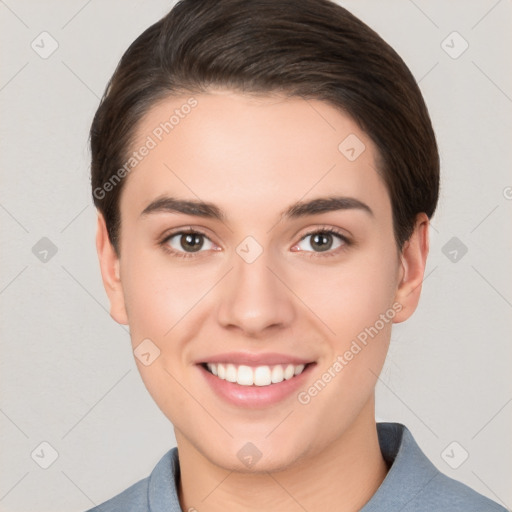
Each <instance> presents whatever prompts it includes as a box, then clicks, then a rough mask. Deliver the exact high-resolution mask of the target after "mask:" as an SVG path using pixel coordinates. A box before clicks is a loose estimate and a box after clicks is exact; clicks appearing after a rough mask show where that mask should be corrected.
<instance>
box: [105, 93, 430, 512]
mask: <svg viewBox="0 0 512 512" xmlns="http://www.w3.org/2000/svg"><path fill="white" fill-rule="evenodd" d="M194 97H195V98H196V100H197V101H198V105H197V107H195V108H194V109H193V110H192V111H191V113H190V114H189V115H188V116H186V117H185V118H184V119H182V120H180V124H179V125H177V126H176V127H175V128H174V129H173V131H172V132H171V133H170V134H169V135H167V136H166V137H164V138H163V140H162V141H161V142H160V143H159V144H158V145H157V146H156V147H155V148H154V149H152V150H151V151H150V152H149V154H148V155H147V156H146V157H145V158H144V159H143V160H142V161H141V162H140V163H139V164H138V165H137V167H136V168H135V169H134V170H133V171H132V172H131V174H130V175H129V176H128V178H127V181H126V183H125V188H124V190H123V193H122V195H121V201H120V211H121V219H122V226H121V243H120V257H119V258H118V257H117V256H116V253H115V252H114V250H113V248H112V245H111V244H110V242H109V240H108V236H107V232H106V228H105V223H104V220H103V217H102V215H101V214H99V215H98V230H97V250H98V255H99V260H100V266H101V272H102V278H103V282H104V286H105V289H106V291H107V294H108V297H109V300H110V304H111V315H112V317H113V318H114V319H115V320H116V321H117V322H119V323H122V324H128V325H129V326H130V332H131V338H132V346H133V348H134V349H135V348H136V347H137V346H138V345H139V343H141V341H142V340H144V339H146V338H149V339H151V340H152V342H153V343H154V344H155V345H156V346H157V347H158V348H159V350H160V356H159V357H158V358H156V359H155V360H154V362H152V363H151V364H150V365H148V366H145V365H143V364H142V363H141V362H140V361H139V360H138V359H136V362H137V365H138V368H139V371H140V373H141V376H142V379H143V381H144V383H145V385H146V386H147V388H148V390H149V392H150V393H151V395H152V397H153V398H154V400H155V402H156V403H157V404H158V406H159V407H160V409H161V410H162V412H163V413H164V414H165V415H166V416H167V417H168V418H169V420H170V421H171V422H172V424H173V425H174V429H175V435H176V440H177V444H178V450H179V457H180V467H181V479H180V481H179V486H178V487H179V488H178V494H179V499H180V502H181V506H182V508H183V510H189V509H190V508H192V507H193V508H194V509H196V510H199V511H201V512H202V511H217V510H219V511H220V510H222V511H226V510H237V511H240V510H246V511H249V510H268V511H274V510H275V511H277V510H279V511H281V512H282V511H285V512H286V511H288V510H289V511H292V510H293V511H296V510H301V507H302V508H304V509H306V510H308V511H310V512H313V511H317V510H318V511H319V510H334V509H336V510H340V511H355V510H359V509H360V508H361V507H362V506H363V505H364V504H365V503H366V502H367V501H368V500H369V499H370V498H371V496H372V495H373V494H374V493H375V491H376V489H377V488H378V486H379V485H380V484H381V483H382V481H383V479H384V478H385V475H386V472H387V467H386V464H385V462H384V460H383V459H382V455H381V452H380V449H379V445H378V439H377V432H376V425H375V418H374V388H375V384H376V381H377V375H379V373H380V370H381V368H382V365H383V363H384V360H385V357H386V353H387V349H388V345H389V340H390V335H391V325H392V323H393V322H394V323H398V322H402V321H404V320H406V319H407V318H408V317H409V316H410V315H411V314H412V313H413V312H414V310H415V308H416V306H417V304H418V300H419V297H420V292H421V283H422V279H423V275H424V270H425V263H426V258H427V254H428V248H429V240H428V218H427V216H426V215H425V214H419V215H418V217H417V220H416V225H415V229H414V232H413V234H412V236H411V238H410V240H409V241H408V242H406V244H405V246H404V248H403V250H402V251H401V252H400V251H399V250H398V248H397V246H396V243H395V240H394V236H393V227H392V212H391V202H390V198H389V194H388V192H387V189H386V187H385V185H384V182H383V181H382V179H381V177H380V175H379V174H378V173H377V171H376V164H375V161H376V160H375V157H376V155H377V151H376V148H375V146H374V144H373V143H372V141H371V140H370V139H369V137H368V136H367V135H366V134H365V133H364V132H363V131H362V130H361V129H360V128H359V126H358V125H357V124H356V123H355V122H354V121H353V120H352V119H351V118H349V117H347V116H346V115H344V114H342V113H341V112H339V111H338V110H337V109H335V108H334V107H332V106H330V105H329V104H327V103H324V102H322V101H317V100H308V101H305V100H304V99H300V98H285V97H281V96H275V95H274V96H270V95H266V96H250V95H247V94H238V93H234V92H232V91H221V90H210V91H208V93H202V94H198V95H194ZM188 98H189V97H188V96H183V97H174V98H168V99H166V100H165V101H163V102H161V103H159V104H157V105H155V106H154V107H153V108H152V109H151V110H150V112H149V113H148V114H147V115H146V117H145V118H144V119H143V120H141V122H140V126H138V128H137V140H136V141H135V143H134V149H135V148H137V147H139V146H140V144H141V143H142V142H143V141H144V140H145V139H146V137H147V136H148V135H149V134H151V133H152V130H154V128H155V127H156V126H158V125H159V123H161V122H162V121H163V120H165V119H166V118H168V116H169V112H171V111H173V110H174V109H175V108H180V106H181V105H183V104H184V103H185V102H186V100H187V99H188ZM349 134H355V135H356V136H357V137H358V138H359V139H360V140H361V141H363V142H364V144H365V146H366V149H365V151H364V152H363V153H362V154H361V155H360V156H359V157H358V158H357V159H356V160H355V161H353V162H351V161H349V160H348V159H347V158H346V157H345V156H344V155H343V154H342V153H341V152H340V151H339V150H338V145H339V144H340V142H341V141H343V140H344V139H345V138H346V137H347V136H348V135H349ZM162 194H168V195H172V196H173V197H177V198H180V199H198V198H200V199H201V200H202V201H207V202H211V203H214V204H216V205H217V206H219V207H220V208H222V210H224V212H225V215H226V219H225V220H224V222H221V221H219V220H215V219H208V218H202V217H198V216H192V215H185V214H182V213H172V212H159V213H153V214H150V215H146V216H144V215H143V216H141V212H142V211H143V210H144V208H145V207H146V206H147V205H148V204H149V203H150V202H151V201H153V200H154V199H155V198H157V197H159V196H161V195H162ZM332 195H341V196H349V197H353V198H356V199H358V200H360V201H362V202H364V203H366V204H367V205H368V206H369V207H370V208H371V210H372V211H373V216H372V215H369V214H368V213H366V212H364V211H363V210H360V209H347V210H338V211H332V212H327V213H322V214H319V215H309V216H306V217H302V218H298V219H286V218H283V217H281V215H280V213H281V212H282V211H283V210H284V209H286V208H287V207H288V206H289V205H290V204H292V203H295V202H296V201H299V200H300V201H307V200H310V199H314V198H317V197H328V196H332ZM187 227H193V228H194V229H197V230H199V231H200V232H203V233H205V234H206V236H207V238H205V239H203V240H204V241H205V245H204V249H201V251H199V252H193V253H191V254H192V256H191V257H190V258H180V257H178V256H173V255H171V254H169V253H168V252H166V251H165V250H164V248H163V247H164V246H163V245H161V244H160V243H159V242H161V240H162V239H163V238H164V237H165V235H166V234H169V232H170V231H171V230H174V231H175V232H179V229H180V228H182V229H184V228H187ZM326 227H328V228H335V229H337V230H339V231H340V232H341V233H342V234H344V235H345V236H347V237H348V238H349V239H350V240H352V241H353V243H352V244H350V245H343V242H342V241H340V239H338V238H337V237H336V236H333V238H332V242H333V244H334V245H333V247H335V248H333V249H331V250H330V251H326V252H319V251H318V249H317V248H316V247H315V246H314V245H313V244H312V238H311V237H307V238H305V239H303V240H301V239H302V238H303V237H304V236H305V235H306V234H307V233H308V232H310V231H314V230H315V229H316V230H317V231H321V229H322V228H326ZM248 235H251V236H252V237H253V238H254V239H255V240H257V242H258V243H259V244H260V246H261V248H262V249H263V252H262V254H261V255H260V256H259V258H257V259H256V261H254V262H253V263H250V264H249V263H247V262H246V261H244V259H242V258H241V257H240V256H239V255H238V254H237V252H236V248H237V246H238V244H240V242H242V240H244V239H245V238H246V237H247V236H248ZM172 240H173V242H172V243H173V245H172V247H174V248H175V249H176V250H179V248H180V247H181V246H180V241H181V240H182V238H180V237H179V236H178V237H175V238H173V239H172ZM209 240H210V241H211V242H210V241H209ZM170 243H171V242H168V243H167V245H169V244H170ZM338 246H339V247H338ZM185 247H186V246H185ZM181 251H182V253H183V252H185V251H186V249H183V248H181ZM185 253H186V252H185ZM189 254H190V253H189ZM393 304H399V305H400V307H401V311H400V312H399V313H397V314H396V316H395V317H394V318H393V320H392V321H390V322H389V323H387V324H385V326H384V328H382V329H381V330H380V331H379V333H378V335H377V336H375V337H374V338H373V339H371V340H370V341H369V343H368V344H367V346H365V347H364V349H363V350H361V351H360V352H359V353H358V354H357V356H355V357H354V358H353V359H352V360H351V361H350V362H348V364H347V365H346V366H345V367H344V368H343V370H342V371H341V372H339V373H338V374H337V375H336V377H335V378H333V379H332V380H331V382H330V383H329V384H328V385H327V386H325V388H324V389H323V390H322V391H321V392H320V393H318V394H317V396H315V397H313V398H312V399H311V401H310V402H309V403H308V404H306V405H303V404H301V403H299V401H298V400H297V395H296V394H295V393H294V394H292V395H291V396H290V397H288V398H286V399H285V400H283V401H281V402H279V403H278V404H276V405H273V406H268V407H263V408H256V409H247V408H240V407H235V406H233V405H231V404H228V403H227V402H225V401H223V400H222V399H221V398H219V397H217V395H216V394H215V393H214V392H213V390H212V389H210V387H209V386H208V385H207V384H206V383H205V381H204V379H202V378H200V377H201V375H200V370H199V369H198V367H197V366H196V364H195V362H196V361H197V360H198V359H200V358H203V360H208V356H211V355H214V354H218V353H221V352H230V351H247V352H257V353H264V352H280V353H284V354H294V355H297V356H300V357H305V358H307V359H308V360H312V361H316V363H317V364H316V366H315V367H314V369H313V370H314V371H313V372H312V373H311V374H310V375H309V378H308V386H309V385H311V384H312V383H313V382H315V381H316V380H317V379H318V378H320V377H321V375H322V373H323V372H325V371H327V369H328V368H329V367H331V366H332V364H333V362H334V361H335V360H336V357H337V356H338V355H340V354H344V353H345V351H346V350H347V349H349V347H350V344H351V342H352V340H354V339H355V337H356V336H357V335H358V334H359V333H360V332H362V331H364V329H365V328H366V327H369V326H372V325H374V324H375V322H376V320H377V319H379V315H381V314H383V313H385V312H386V311H388V310H389V309H390V308H392V305H393ZM308 386H304V387H303V388H301V389H307V387H308ZM247 442H251V443H253V444H254V445H255V446H256V447H257V448H258V449H259V450H260V452H261V454H262V456H261V459H260V460H259V461H258V462H257V463H256V464H255V465H254V466H253V467H252V468H247V467H246V466H245V465H244V464H242V462H241V461H240V460H239V459H238V457H237V452H238V451H239V450H240V448H241V447H242V446H244V445H245V444H246V443H247Z"/></svg>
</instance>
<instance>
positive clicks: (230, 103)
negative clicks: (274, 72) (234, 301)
mask: <svg viewBox="0 0 512 512" xmlns="http://www.w3.org/2000/svg"><path fill="white" fill-rule="evenodd" d="M136 134H137V136H136V138H135V142H134V143H133V144H132V147H131V148H130V155H131V154H132V152H137V153H138V156H137V161H136V162H135V163H136V165H135V166H134V167H133V170H131V171H130V173H129V175H128V178H127V183H126V184H125V188H124V191H123V194H122V196H121V211H123V210H129V211H131V212H133V213H135V211H137V212H138V213H140V212H141V211H142V210H143V209H144V208H145V206H147V204H148V203H149V202H150V201H151V200H154V199H155V198H156V197H158V196H162V195H164V194H168V195H172V196H175V197H176V196H178V197H187V198H195V199H201V200H204V201H208V202H212V203H215V204H219V205H221V206H223V207H225V209H226V210H229V209H233V210H237V209H238V210H240V209H242V210H243V211H244V212H246V213H248V214H250V213H252V214H254V215H256V216H257V217H258V218H262V216H263V215H266V214H268V216H269V218H270V217H271V216H272V215H273V214H276V213H277V212H278V211H279V212H280V211H282V209H283V206H286V205H287V204H290V203H293V202H296V201H298V200H301V199H304V200H306V199H309V198H312V197H315V196H326V195H332V194H336V195H346V196H351V197H355V198H357V199H360V200H362V201H364V202H366V203H371V204H372V209H373V210H374V211H376V212H379V213H381V214H383V213H386V212H387V213H389V212H390V203H389V197H388V193H387V190H386V187H385V185H384V183H383V181H382V178H381V176H380V175H379V173H378V172H377V171H376V163H375V157H376V148H375V146H374V144H373V142H372V141H371V140H370V138H369V137H368V136H367V135H366V134H365V133H364V132H363V131H362V130H361V128H360V127H359V126H358V125H357V123H355V121H353V120H352V119H351V118H350V117H349V116H347V115H345V114H343V113H342V112H341V111H339V110H338V109H336V108H335V107H333V106H331V105H329V104H327V103H325V102H322V101H319V100H305V99H302V98H297V97H283V96H268V95H267V96H255V95H245V94H236V93H233V92H228V91H215V92H210V93H204V94H198V95H190V96H187V95H183V96H180V97H169V98H167V99H165V100H164V101H161V102H159V103H158V104H156V105H154V106H153V108H152V109H151V110H150V111H149V112H148V113H147V115H146V116H145V117H144V118H143V119H142V120H141V121H140V124H139V126H138V127H137V130H136ZM144 147H146V148H147V149H146V150H143V148H144ZM141 153H144V156H141ZM130 155H128V156H130ZM262 208H263V210H262ZM274 210H275V211H274Z"/></svg>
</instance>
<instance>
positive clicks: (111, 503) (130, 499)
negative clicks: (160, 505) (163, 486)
mask: <svg viewBox="0 0 512 512" xmlns="http://www.w3.org/2000/svg"><path fill="white" fill-rule="evenodd" d="M148 482H149V477H147V478H144V479H142V480H140V481H138V482H137V483H135V484H133V485H132V486H130V487H128V489H125V490H124V491H123V492H121V493H119V494H118V495H116V496H114V497H113V498H110V499H109V500H107V501H105V502H104V503H102V504H101V505H98V506H96V507H94V508H91V509H89V510H87V511H86V512H143V511H144V512H146V511H149V503H148Z"/></svg>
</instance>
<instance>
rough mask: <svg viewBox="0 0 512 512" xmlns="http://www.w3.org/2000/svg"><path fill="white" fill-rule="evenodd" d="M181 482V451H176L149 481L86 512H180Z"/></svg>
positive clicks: (173, 450)
mask: <svg viewBox="0 0 512 512" xmlns="http://www.w3.org/2000/svg"><path fill="white" fill-rule="evenodd" d="M178 479H179V459H178V450H177V448H172V449H171V450H169V451H168V452H167V453H166V454H165V455H164V456H163V457H162V458H161V459H160V460H159V462H158V464H157V465H156V466H155V468H154V469H153V471H152V472H151V474H150V475H149V476H148V477H146V478H144V479H142V480H139V481H138V482H136V483H135V484H133V485H131V486H130V487H128V488H127V489H125V490H124V491H123V492H121V493H119V494H117V495H116V496H114V497H113V498H110V499H109V500H107V501H105V502H103V503H101V504H100V505H98V506H96V507H94V508H91V509H89V510H87V511H86V512H153V511H155V512H156V510H166V511H168V512H180V511H181V508H180V506H179V501H178V495H177V482H178Z"/></svg>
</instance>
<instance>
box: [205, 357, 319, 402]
mask: <svg viewBox="0 0 512 512" xmlns="http://www.w3.org/2000/svg"><path fill="white" fill-rule="evenodd" d="M313 366H315V363H310V364H308V365H307V366H306V368H304V370H303V372H302V373H301V374H299V375H295V376H294V377H292V378H291V379H288V380H283V381H282V382H279V383H277V384H269V385H268V386H241V385H240V384H237V383H236V382H228V381H227V380H223V379H219V378H218V377H216V376H215V375H213V374H212V373H210V372H209V371H208V370H206V369H205V368H204V367H203V366H202V365H198V368H199V370H200V371H201V373H202V374H203V375H204V378H205V379H206V382H207V383H208V384H209V385H210V386H211V387H212V389H213V390H214V391H215V392H216V393H217V395H218V396H220V397H221V398H222V399H224V400H226V401H227V402H229V403H231V404H233V405H236V406H238V407H248V408H258V407H266V406H269V405H273V404H277V403H279V402H280V401H281V400H284V399H285V398H287V397H289V396H290V395H291V394H292V393H294V391H297V390H298V389H299V388H300V387H301V386H303V385H304V383H305V380H306V379H307V378H308V375H309V373H310V372H311V370H312V369H313Z"/></svg>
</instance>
